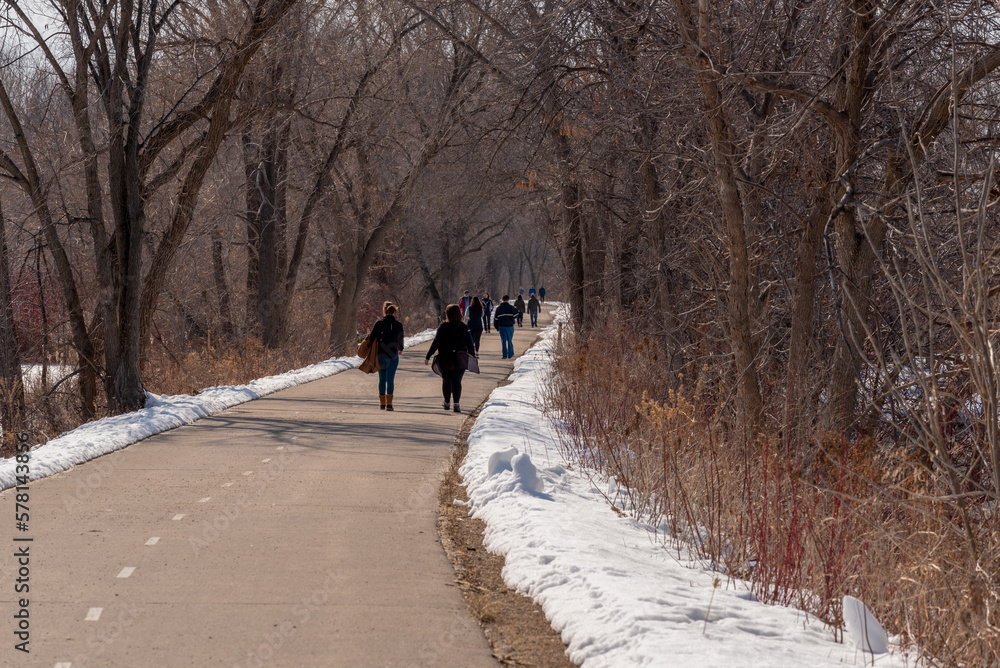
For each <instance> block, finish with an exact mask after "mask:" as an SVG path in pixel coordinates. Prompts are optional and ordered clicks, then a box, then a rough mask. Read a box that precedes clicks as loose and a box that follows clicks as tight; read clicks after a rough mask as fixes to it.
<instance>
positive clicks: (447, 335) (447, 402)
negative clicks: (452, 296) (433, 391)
mask: <svg viewBox="0 0 1000 668" xmlns="http://www.w3.org/2000/svg"><path fill="white" fill-rule="evenodd" d="M445 316H446V317H447V320H446V321H445V322H443V323H441V326H440V327H438V330H437V333H436V334H435V335H434V342H433V343H431V347H430V349H428V351H427V357H426V358H425V359H424V364H430V363H431V357H432V356H433V355H434V353H435V352H436V353H438V362H439V363H440V366H441V391H442V393H444V409H445V410H448V409H449V408H450V406H451V399H452V397H454V399H455V408H454V410H455V412H456V413H461V412H462V409H461V408H459V405H458V402H459V401H460V400H461V399H462V376H463V375H464V374H465V367H464V366H463V365H462V359H461V356H460V355H459V354H458V353H460V352H466V353H468V354H470V355H472V356H475V355H476V344H475V342H474V341H473V340H472V333H471V332H469V327H468V325H466V324H465V323H464V322H462V308H461V307H460V306H459V305H458V304H449V305H448V308H447V309H445Z"/></svg>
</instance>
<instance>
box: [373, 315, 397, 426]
mask: <svg viewBox="0 0 1000 668" xmlns="http://www.w3.org/2000/svg"><path fill="white" fill-rule="evenodd" d="M398 312H399V309H398V308H396V305H395V304H393V303H392V302H386V303H385V304H383V305H382V313H384V314H385V317H384V318H382V319H381V320H378V321H376V323H375V326H374V327H372V331H371V334H369V335H368V339H369V340H370V341H378V366H379V369H378V407H379V409H381V410H384V411H391V410H393V408H392V393H393V389H394V388H393V384H394V381H395V380H396V367H398V366H399V356H400V354H401V353H402V352H403V324H402V323H401V322H399V321H398V320H396V313H398Z"/></svg>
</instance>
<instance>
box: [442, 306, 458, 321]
mask: <svg viewBox="0 0 1000 668" xmlns="http://www.w3.org/2000/svg"><path fill="white" fill-rule="evenodd" d="M444 316H445V318H447V319H448V322H462V309H461V308H459V306H458V304H448V308H446V309H445V310H444Z"/></svg>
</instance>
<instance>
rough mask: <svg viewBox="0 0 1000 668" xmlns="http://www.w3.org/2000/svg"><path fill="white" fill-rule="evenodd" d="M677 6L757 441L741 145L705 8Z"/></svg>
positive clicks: (744, 400) (760, 411)
mask: <svg viewBox="0 0 1000 668" xmlns="http://www.w3.org/2000/svg"><path fill="white" fill-rule="evenodd" d="M675 6H676V7H677V9H678V14H679V15H680V16H681V19H682V21H681V22H682V24H683V25H682V28H683V29H685V30H686V32H687V33H688V34H687V36H688V39H689V41H690V43H691V44H692V45H697V46H698V51H697V53H696V54H695V55H693V56H692V57H691V62H692V67H693V69H694V75H695V79H696V80H697V82H698V87H699V88H700V89H701V96H702V104H703V109H704V113H705V119H706V121H707V122H708V134H709V138H710V142H711V149H712V157H713V161H714V163H715V177H716V184H715V185H716V190H717V192H718V197H719V206H720V207H721V209H722V220H723V223H724V226H725V227H724V236H725V238H726V241H727V242H728V245H729V289H728V291H727V293H726V300H725V305H726V310H727V312H728V316H729V343H730V346H731V347H732V351H733V357H734V360H735V362H736V374H735V375H736V382H737V384H738V387H739V397H740V402H741V404H742V406H741V409H742V412H743V415H744V422H745V427H746V429H747V436H748V437H749V439H750V441H755V440H756V439H757V438H758V437H760V436H761V435H762V434H763V426H764V401H763V398H762V396H761V392H760V381H759V378H758V373H757V367H756V362H757V346H756V342H755V340H754V336H753V327H754V312H753V308H752V306H751V299H752V296H753V294H752V293H753V290H752V286H751V271H750V253H749V249H748V245H747V239H746V231H745V229H744V217H745V215H746V213H745V210H744V207H743V202H742V198H741V195H740V190H739V185H738V183H737V180H736V174H735V170H736V166H735V165H734V164H733V162H732V161H733V156H734V155H735V154H736V150H735V149H736V147H735V146H734V145H733V143H732V140H731V138H730V128H729V125H728V123H727V121H726V119H725V116H724V109H723V100H722V94H721V92H720V90H719V87H718V84H717V83H716V81H715V79H714V78H713V75H712V64H711V63H710V62H708V60H707V55H706V54H707V53H708V44H707V41H708V30H707V25H706V23H707V20H708V18H707V16H706V15H705V14H704V13H703V14H702V15H700V16H699V22H698V24H695V23H694V22H693V21H692V15H691V9H690V7H689V6H688V5H687V2H686V0H676V2H675ZM696 25H697V27H696Z"/></svg>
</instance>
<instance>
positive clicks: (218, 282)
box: [212, 227, 236, 342]
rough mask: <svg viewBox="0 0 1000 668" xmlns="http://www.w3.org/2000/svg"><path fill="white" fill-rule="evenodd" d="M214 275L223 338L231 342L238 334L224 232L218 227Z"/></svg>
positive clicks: (213, 260)
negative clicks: (227, 269)
mask: <svg viewBox="0 0 1000 668" xmlns="http://www.w3.org/2000/svg"><path fill="white" fill-rule="evenodd" d="M212 277H213V279H214V281H215V292H216V294H217V295H219V317H220V318H221V319H222V338H223V339H224V340H225V341H227V342H231V341H232V340H233V338H234V336H235V334H236V332H235V331H234V327H233V311H232V306H231V304H230V297H229V284H228V282H227V281H226V264H225V262H224V261H223V246H222V234H221V233H220V232H219V228H218V227H213V228H212Z"/></svg>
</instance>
